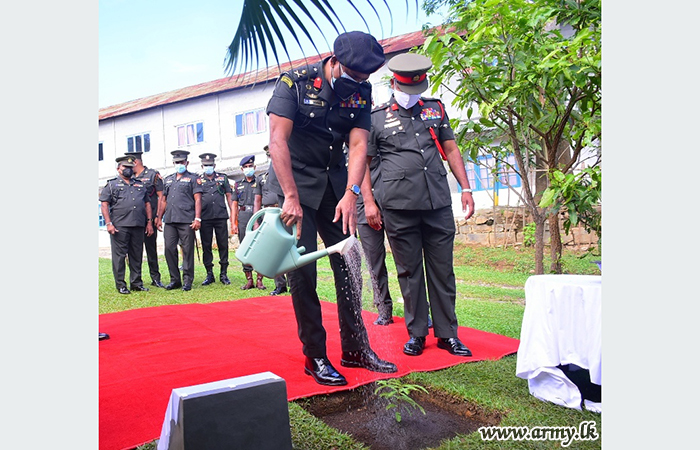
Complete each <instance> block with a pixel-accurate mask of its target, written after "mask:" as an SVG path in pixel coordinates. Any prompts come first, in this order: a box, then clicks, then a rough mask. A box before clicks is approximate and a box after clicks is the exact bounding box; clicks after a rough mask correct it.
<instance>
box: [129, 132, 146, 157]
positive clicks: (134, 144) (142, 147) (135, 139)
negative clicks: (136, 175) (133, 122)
mask: <svg viewBox="0 0 700 450" xmlns="http://www.w3.org/2000/svg"><path fill="white" fill-rule="evenodd" d="M126 151H127V153H134V152H142V153H148V152H150V151H151V134H150V133H143V134H137V135H134V136H129V137H127V138H126Z"/></svg>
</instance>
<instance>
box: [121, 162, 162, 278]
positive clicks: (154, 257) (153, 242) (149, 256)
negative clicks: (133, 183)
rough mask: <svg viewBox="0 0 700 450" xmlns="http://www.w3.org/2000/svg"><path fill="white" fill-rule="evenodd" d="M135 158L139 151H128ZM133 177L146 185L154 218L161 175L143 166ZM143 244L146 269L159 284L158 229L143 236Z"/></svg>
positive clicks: (156, 210)
mask: <svg viewBox="0 0 700 450" xmlns="http://www.w3.org/2000/svg"><path fill="white" fill-rule="evenodd" d="M132 154H133V155H134V156H135V157H136V158H140V157H141V155H140V152H136V153H129V155H132ZM134 176H135V178H136V179H137V180H139V181H141V182H142V183H144V184H145V185H146V190H147V196H148V201H149V203H150V204H151V217H153V218H155V217H156V214H157V213H158V192H163V177H161V176H160V172H158V171H157V170H155V169H149V168H148V167H146V166H144V169H143V171H141V173H139V174H135V175H134ZM143 245H144V247H145V249H146V260H147V261H148V271H149V273H150V275H151V282H152V284H153V285H158V284H160V268H159V267H158V229H157V228H155V227H154V228H153V234H152V235H150V236H145V237H144V240H143Z"/></svg>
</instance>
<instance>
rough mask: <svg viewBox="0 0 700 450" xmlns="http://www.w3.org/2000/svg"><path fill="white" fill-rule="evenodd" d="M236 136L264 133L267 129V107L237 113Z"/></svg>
mask: <svg viewBox="0 0 700 450" xmlns="http://www.w3.org/2000/svg"><path fill="white" fill-rule="evenodd" d="M235 120H236V136H246V135H249V134H256V133H264V132H266V131H267V114H265V109H264V108H261V109H256V110H253V111H247V112H244V113H241V114H236V117H235Z"/></svg>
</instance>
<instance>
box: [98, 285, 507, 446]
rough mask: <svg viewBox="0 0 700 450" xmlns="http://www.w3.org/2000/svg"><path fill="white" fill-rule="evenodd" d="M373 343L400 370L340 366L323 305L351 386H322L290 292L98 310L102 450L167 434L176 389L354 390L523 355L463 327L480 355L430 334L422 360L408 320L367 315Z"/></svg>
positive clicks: (332, 355)
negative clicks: (270, 381)
mask: <svg viewBox="0 0 700 450" xmlns="http://www.w3.org/2000/svg"><path fill="white" fill-rule="evenodd" d="M362 314H363V317H364V321H365V324H366V326H367V329H368V332H369V336H370V342H371V344H372V348H373V349H374V351H375V352H377V354H378V355H379V356H380V357H381V358H383V359H387V360H389V361H391V362H393V363H395V364H396V365H397V366H398V369H399V371H398V373H395V374H378V373H374V372H370V371H368V370H364V369H350V368H345V367H342V366H341V365H340V353H341V350H340V336H339V333H338V331H337V330H338V315H337V310H336V305H335V304H334V303H329V302H323V323H324V326H325V328H326V331H327V332H328V343H327V348H328V357H329V359H330V360H331V362H332V363H333V365H335V366H336V368H337V369H338V370H340V372H341V373H342V374H343V375H344V376H345V377H346V378H347V380H348V385H347V386H341V387H328V386H321V385H319V384H317V383H316V382H314V381H313V379H312V378H311V377H310V376H308V375H306V374H305V373H304V370H303V364H304V357H303V355H302V353H301V343H300V342H299V338H298V337H297V331H296V321H295V319H294V311H293V309H292V304H291V297H289V296H277V297H258V298H251V299H245V300H237V301H230V302H220V303H211V304H187V305H170V306H159V307H154V308H143V309H136V310H131V311H123V312H118V313H111V314H102V315H100V328H99V330H100V331H101V332H103V333H108V334H109V335H110V339H109V340H105V341H101V342H100V343H99V350H100V360H99V364H100V367H99V369H100V380H99V382H100V407H99V423H100V430H99V433H100V434H99V435H100V449H101V450H123V449H132V448H135V447H137V446H139V445H141V444H143V443H146V442H150V441H152V440H153V439H157V438H159V437H160V431H161V427H162V425H163V418H164V417H165V410H166V408H167V406H168V400H169V398H170V393H171V391H172V389H175V388H179V387H185V386H192V385H196V384H201V383H209V382H212V381H217V380H223V379H227V378H235V377H239V376H243V375H251V374H255V373H260V372H265V371H270V372H272V373H274V374H276V375H278V376H280V377H282V378H284V379H285V381H286V383H287V395H288V397H289V400H293V399H297V398H301V397H310V396H312V395H316V394H325V393H329V392H335V391H339V390H347V389H351V388H354V387H357V386H360V385H363V384H368V383H371V382H373V381H375V380H378V379H381V378H391V377H401V376H404V375H406V374H408V373H410V372H417V371H430V370H437V369H443V368H446V367H450V366H454V365H456V364H459V363H463V362H470V361H481V360H485V359H499V358H501V357H503V356H505V355H509V354H512V353H515V352H516V351H517V349H518V343H519V341H518V340H517V339H512V338H508V337H505V336H500V335H497V334H492V333H486V332H483V331H478V330H474V329H471V328H466V327H460V329H459V337H460V339H462V341H463V342H464V343H465V344H466V345H467V346H468V347H469V348H470V349H471V350H472V353H473V355H474V356H473V357H471V358H462V357H457V356H452V355H450V354H449V353H447V352H446V351H445V350H441V349H438V348H437V345H436V341H435V338H433V337H428V340H427V345H426V348H425V351H424V353H423V354H422V355H421V356H418V357H411V356H406V355H404V354H403V352H402V348H403V344H404V343H405V341H406V340H407V339H408V334H407V332H406V327H405V325H404V321H403V318H396V317H395V318H394V320H395V321H396V323H394V324H392V325H390V326H387V327H381V326H376V325H373V324H372V322H373V321H374V320H375V319H376V317H377V314H376V313H372V312H369V311H363V313H362Z"/></svg>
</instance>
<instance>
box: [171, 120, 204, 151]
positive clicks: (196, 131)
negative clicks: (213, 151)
mask: <svg viewBox="0 0 700 450" xmlns="http://www.w3.org/2000/svg"><path fill="white" fill-rule="evenodd" d="M202 142H204V122H194V123H188V124H186V125H180V126H178V127H177V146H178V147H186V146H188V145H195V144H200V143H202Z"/></svg>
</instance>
